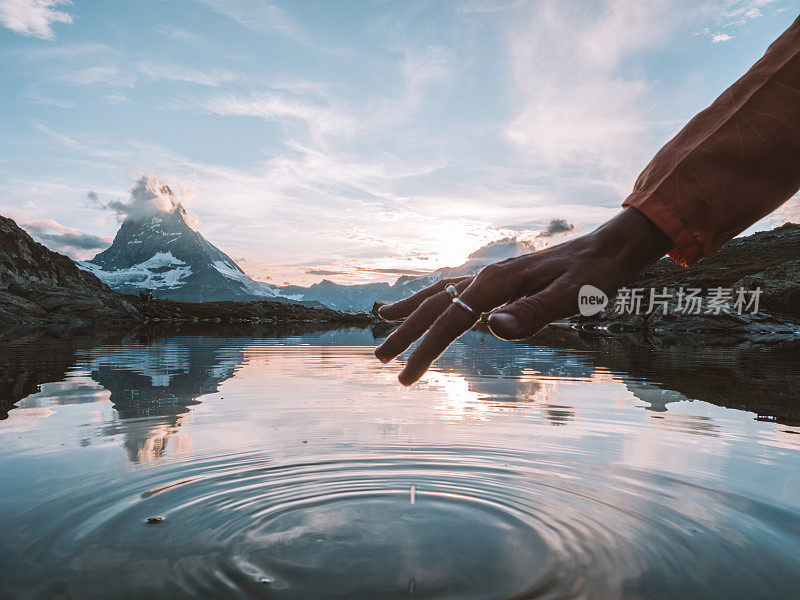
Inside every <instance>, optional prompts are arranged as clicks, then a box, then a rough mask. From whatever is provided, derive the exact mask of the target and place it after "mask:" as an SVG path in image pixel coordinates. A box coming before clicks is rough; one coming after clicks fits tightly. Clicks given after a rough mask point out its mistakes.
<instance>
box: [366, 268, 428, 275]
mask: <svg viewBox="0 0 800 600" xmlns="http://www.w3.org/2000/svg"><path fill="white" fill-rule="evenodd" d="M356 270H357V271H364V272H367V273H375V274H377V275H427V274H428V273H430V270H424V269H391V268H386V269H381V268H374V269H371V268H368V267H356Z"/></svg>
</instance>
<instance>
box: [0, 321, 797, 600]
mask: <svg viewBox="0 0 800 600" xmlns="http://www.w3.org/2000/svg"><path fill="white" fill-rule="evenodd" d="M385 335H386V331H385V328H383V329H376V330H375V331H373V330H369V329H343V330H302V329H294V330H283V331H277V330H270V329H249V330H245V331H241V330H225V334H224V335H220V334H219V333H214V330H199V331H194V330H185V331H182V332H179V333H174V332H173V333H170V332H166V333H165V332H160V333H158V334H153V333H152V332H145V333H139V334H138V335H136V336H132V335H122V336H115V335H114V334H113V333H108V334H107V335H106V336H105V337H104V338H103V339H97V338H91V337H87V338H80V337H78V338H69V339H58V338H57V337H53V336H49V335H44V334H43V335H42V336H41V337H36V336H33V335H31V336H30V337H28V338H26V339H21V340H19V341H17V342H16V343H7V344H5V345H4V346H3V347H2V349H1V350H0V367H1V368H2V374H0V409H2V411H3V412H0V477H2V481H3V484H2V487H0V515H3V517H1V518H2V526H3V531H4V542H3V546H2V550H3V552H4V556H6V559H7V561H6V562H7V567H8V569H7V571H8V573H10V574H11V576H10V577H9V578H8V581H7V584H6V588H5V589H4V593H6V594H7V596H8V597H12V598H13V597H58V596H63V597H72V596H74V597H87V598H93V597H98V598H100V597H117V596H120V595H121V594H122V595H125V596H127V597H133V598H147V597H152V596H153V595H154V594H161V595H164V596H167V597H220V596H224V597H254V596H255V597H268V598H310V597H319V598H327V597H331V598H333V597H385V598H395V597H397V598H401V597H407V596H409V595H410V594H411V593H413V594H414V596H415V597H428V598H487V597H496V598H512V597H514V598H515V597H520V598H529V597H530V598H535V597H563V596H564V595H571V596H572V597H592V598H619V597H626V598H638V597H647V598H650V597H664V598H667V597H684V598H693V597H694V598H708V597H720V598H729V597H741V598H751V597H756V596H759V595H761V594H764V593H766V592H769V593H770V594H772V595H773V597H781V595H782V594H784V593H785V592H786V591H787V590H792V589H795V587H796V585H797V584H798V583H800V482H798V480H797V477H796V473H797V470H798V467H800V436H797V435H796V434H797V433H800V427H798V425H800V409H799V408H798V396H797V392H796V390H797V389H800V369H798V364H800V349H798V347H796V346H790V347H787V346H784V347H781V348H774V349H767V350H765V349H755V348H751V349H746V348H716V349H709V348H697V349H687V348H678V347H665V348H655V347H651V346H642V345H636V344H626V343H622V342H620V341H618V340H613V339H586V338H584V337H582V336H581V335H579V334H577V333H575V332H571V331H563V330H549V331H547V332H545V333H543V334H542V335H540V336H538V337H537V338H534V339H532V340H528V341H525V342H519V343H508V342H503V341H500V340H497V339H496V338H494V337H493V336H491V335H488V334H486V333H482V332H480V331H471V332H468V333H467V334H466V335H465V336H463V337H462V338H460V339H459V340H458V341H457V342H456V343H455V344H454V345H453V347H451V349H449V350H448V351H447V352H446V353H445V354H444V355H443V356H442V357H441V358H440V359H439V360H438V361H437V363H436V365H435V368H434V369H432V370H431V371H430V372H429V373H428V374H427V375H426V376H425V378H423V380H422V381H421V382H420V384H419V385H418V386H415V387H413V388H409V389H406V388H402V387H401V386H399V384H397V382H396V376H397V373H398V371H399V369H400V365H399V364H397V363H394V364H390V365H381V364H380V363H378V361H377V360H375V359H374V358H373V356H372V350H373V349H374V347H375V345H376V344H377V343H379V342H380V340H381V339H382V337H383V336H385ZM401 361H402V357H401ZM21 498H27V499H30V500H29V501H26V502H20V499H21ZM153 515H163V516H166V520H165V521H164V522H163V523H162V524H160V525H156V526H148V525H145V524H143V523H144V522H145V520H146V518H147V517H149V516H153ZM746 561H747V564H749V567H750V569H751V571H752V572H757V573H759V574H760V576H759V577H758V578H755V577H752V576H750V575H748V570H747V569H742V565H743V564H745V562H746ZM333 590H337V593H333ZM767 595H769V594H767Z"/></svg>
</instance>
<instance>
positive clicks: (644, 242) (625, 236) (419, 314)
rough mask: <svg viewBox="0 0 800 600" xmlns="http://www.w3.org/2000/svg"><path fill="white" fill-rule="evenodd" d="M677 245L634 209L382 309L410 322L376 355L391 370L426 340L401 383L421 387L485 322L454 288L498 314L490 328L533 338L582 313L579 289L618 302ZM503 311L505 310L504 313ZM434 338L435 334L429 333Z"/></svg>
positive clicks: (389, 317)
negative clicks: (457, 301)
mask: <svg viewBox="0 0 800 600" xmlns="http://www.w3.org/2000/svg"><path fill="white" fill-rule="evenodd" d="M673 246H674V244H673V243H672V241H671V240H670V239H669V237H667V235H666V234H664V232H662V231H661V230H660V229H659V228H658V227H656V226H655V225H654V224H653V223H652V222H651V221H650V220H649V219H647V217H645V216H644V215H643V214H642V213H640V212H639V211H637V210H636V209H634V208H626V209H625V210H623V211H622V212H621V213H619V214H618V215H617V216H616V217H614V218H613V219H611V220H610V221H608V222H607V223H605V224H604V225H602V226H601V227H600V228H598V229H596V230H595V231H593V232H592V233H589V234H586V235H583V236H581V237H578V238H575V239H572V240H570V241H568V242H564V243H563V244H559V245H557V246H552V247H550V248H547V249H545V250H542V251H541V252H534V253H532V254H526V255H524V256H519V257H516V258H510V259H508V260H504V261H502V262H498V263H494V264H491V265H487V266H486V267H484V268H483V269H482V270H481V271H480V272H479V273H478V274H477V275H475V276H474V277H463V278H459V279H447V280H442V281H438V282H437V283H435V284H433V285H431V286H429V287H427V288H425V289H424V290H421V291H419V292H417V293H416V294H414V295H413V296H411V297H409V298H406V299H404V300H400V301H399V302H395V303H394V304H388V305H386V306H382V307H381V308H380V311H379V314H380V316H381V317H383V318H384V319H387V320H391V321H395V320H398V319H405V320H404V321H403V323H402V324H401V325H400V326H399V327H398V328H397V329H396V330H395V331H394V332H393V333H392V334H391V335H390V336H389V337H388V338H386V340H385V341H384V342H383V344H381V345H380V346H378V348H376V349H375V356H376V357H378V359H379V360H380V361H381V362H384V363H387V362H389V361H390V360H391V359H392V358H394V357H396V356H397V355H399V354H400V353H402V352H403V351H405V350H407V349H408V348H409V346H411V344H413V343H414V341H415V340H417V339H418V338H420V337H421V336H423V335H424V337H423V338H422V341H421V342H420V344H419V346H417V348H416V350H414V352H413V353H412V354H411V356H410V357H409V358H408V361H407V362H406V365H405V367H404V368H403V370H402V371H401V372H400V375H399V376H398V379H399V380H400V383H402V384H403V385H411V384H412V383H414V382H415V381H417V380H418V379H419V378H420V377H422V375H424V374H425V372H426V371H427V370H428V368H429V367H430V366H431V363H432V362H433V361H434V360H436V359H437V358H438V357H439V355H440V354H441V353H442V352H444V350H445V349H446V348H447V347H448V346H449V345H450V344H451V343H452V342H453V341H454V340H455V339H456V338H458V337H459V336H460V335H461V334H463V333H464V332H466V331H467V330H469V329H470V328H471V327H472V326H473V325H475V323H476V322H477V321H478V318H477V316H474V315H471V314H470V313H469V312H468V311H466V310H464V309H463V308H461V307H459V306H456V305H454V304H453V303H452V302H451V299H450V296H449V295H448V294H447V292H445V291H444V288H445V286H446V285H447V284H449V283H453V284H454V285H455V286H456V289H457V290H458V291H459V297H460V298H461V299H462V300H463V301H464V302H465V303H466V304H467V305H468V306H470V307H472V308H473V309H474V310H475V311H476V312H477V313H485V312H488V311H492V310H493V309H497V310H494V312H492V313H491V314H490V315H489V329H491V331H492V333H493V334H494V335H496V336H497V337H499V338H502V339H506V340H512V339H522V338H526V337H530V336H532V335H533V334H535V333H536V332H537V331H539V330H540V329H541V328H542V327H544V326H545V325H547V324H548V323H550V322H552V321H554V320H556V319H560V318H564V317H568V316H570V315H574V314H575V313H577V312H578V290H580V288H581V286H583V285H586V284H589V285H593V286H595V287H597V288H600V289H601V290H603V291H604V292H605V293H606V294H607V295H609V296H612V295H613V294H614V293H616V290H617V289H618V288H620V287H622V286H624V285H627V284H628V283H630V282H631V281H632V280H633V278H634V277H636V275H637V274H638V273H639V272H640V271H642V269H644V268H645V267H647V266H648V265H650V264H652V263H653V262H655V261H656V260H658V259H659V258H661V257H662V256H664V254H666V253H667V252H668V251H669V250H670V249H671V248H672V247H673ZM497 307H500V308H497ZM426 332H427V333H426Z"/></svg>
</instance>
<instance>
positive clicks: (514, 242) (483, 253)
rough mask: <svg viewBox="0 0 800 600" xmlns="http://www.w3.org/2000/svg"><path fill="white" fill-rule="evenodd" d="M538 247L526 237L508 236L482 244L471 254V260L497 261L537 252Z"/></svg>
mask: <svg viewBox="0 0 800 600" xmlns="http://www.w3.org/2000/svg"><path fill="white" fill-rule="evenodd" d="M535 251H536V247H535V246H534V245H533V244H532V243H531V242H530V241H528V240H526V239H525V238H524V237H506V238H503V239H501V240H497V241H494V242H490V243H488V244H486V245H485V246H481V247H480V248H478V249H477V250H475V252H473V253H472V254H470V255H469V260H470V261H478V262H497V261H498V260H505V259H506V258H513V257H515V256H521V255H522V254H528V253H530V252H535Z"/></svg>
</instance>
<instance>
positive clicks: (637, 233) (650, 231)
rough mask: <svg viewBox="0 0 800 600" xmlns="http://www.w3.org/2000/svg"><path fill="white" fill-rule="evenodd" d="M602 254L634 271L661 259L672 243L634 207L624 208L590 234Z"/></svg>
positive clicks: (672, 245)
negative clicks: (629, 266) (632, 268)
mask: <svg viewBox="0 0 800 600" xmlns="http://www.w3.org/2000/svg"><path fill="white" fill-rule="evenodd" d="M591 235H592V236H594V238H595V242H596V243H597V244H598V248H599V250H600V252H601V253H603V254H605V255H606V256H609V257H613V259H614V260H616V261H621V263H622V264H629V265H631V266H633V267H635V268H636V269H637V270H639V269H643V268H645V267H646V266H648V265H650V264H651V263H653V262H655V261H657V260H658V259H659V258H661V257H663V256H664V255H665V254H667V252H669V251H670V250H672V248H674V247H675V244H674V243H673V242H672V240H671V239H670V238H669V236H668V235H667V234H666V233H664V232H663V231H662V230H661V229H660V228H659V227H658V226H657V225H656V224H655V223H653V222H652V221H651V220H650V219H648V218H647V217H646V216H644V214H642V213H641V212H639V211H638V210H636V209H635V208H630V207H628V208H625V209H624V210H623V211H622V212H620V213H619V214H617V215H616V216H615V217H614V218H612V219H611V220H609V221H607V222H606V223H604V224H603V225H601V226H600V227H598V228H597V229H596V230H595V231H593V232H592V234H591Z"/></svg>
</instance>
